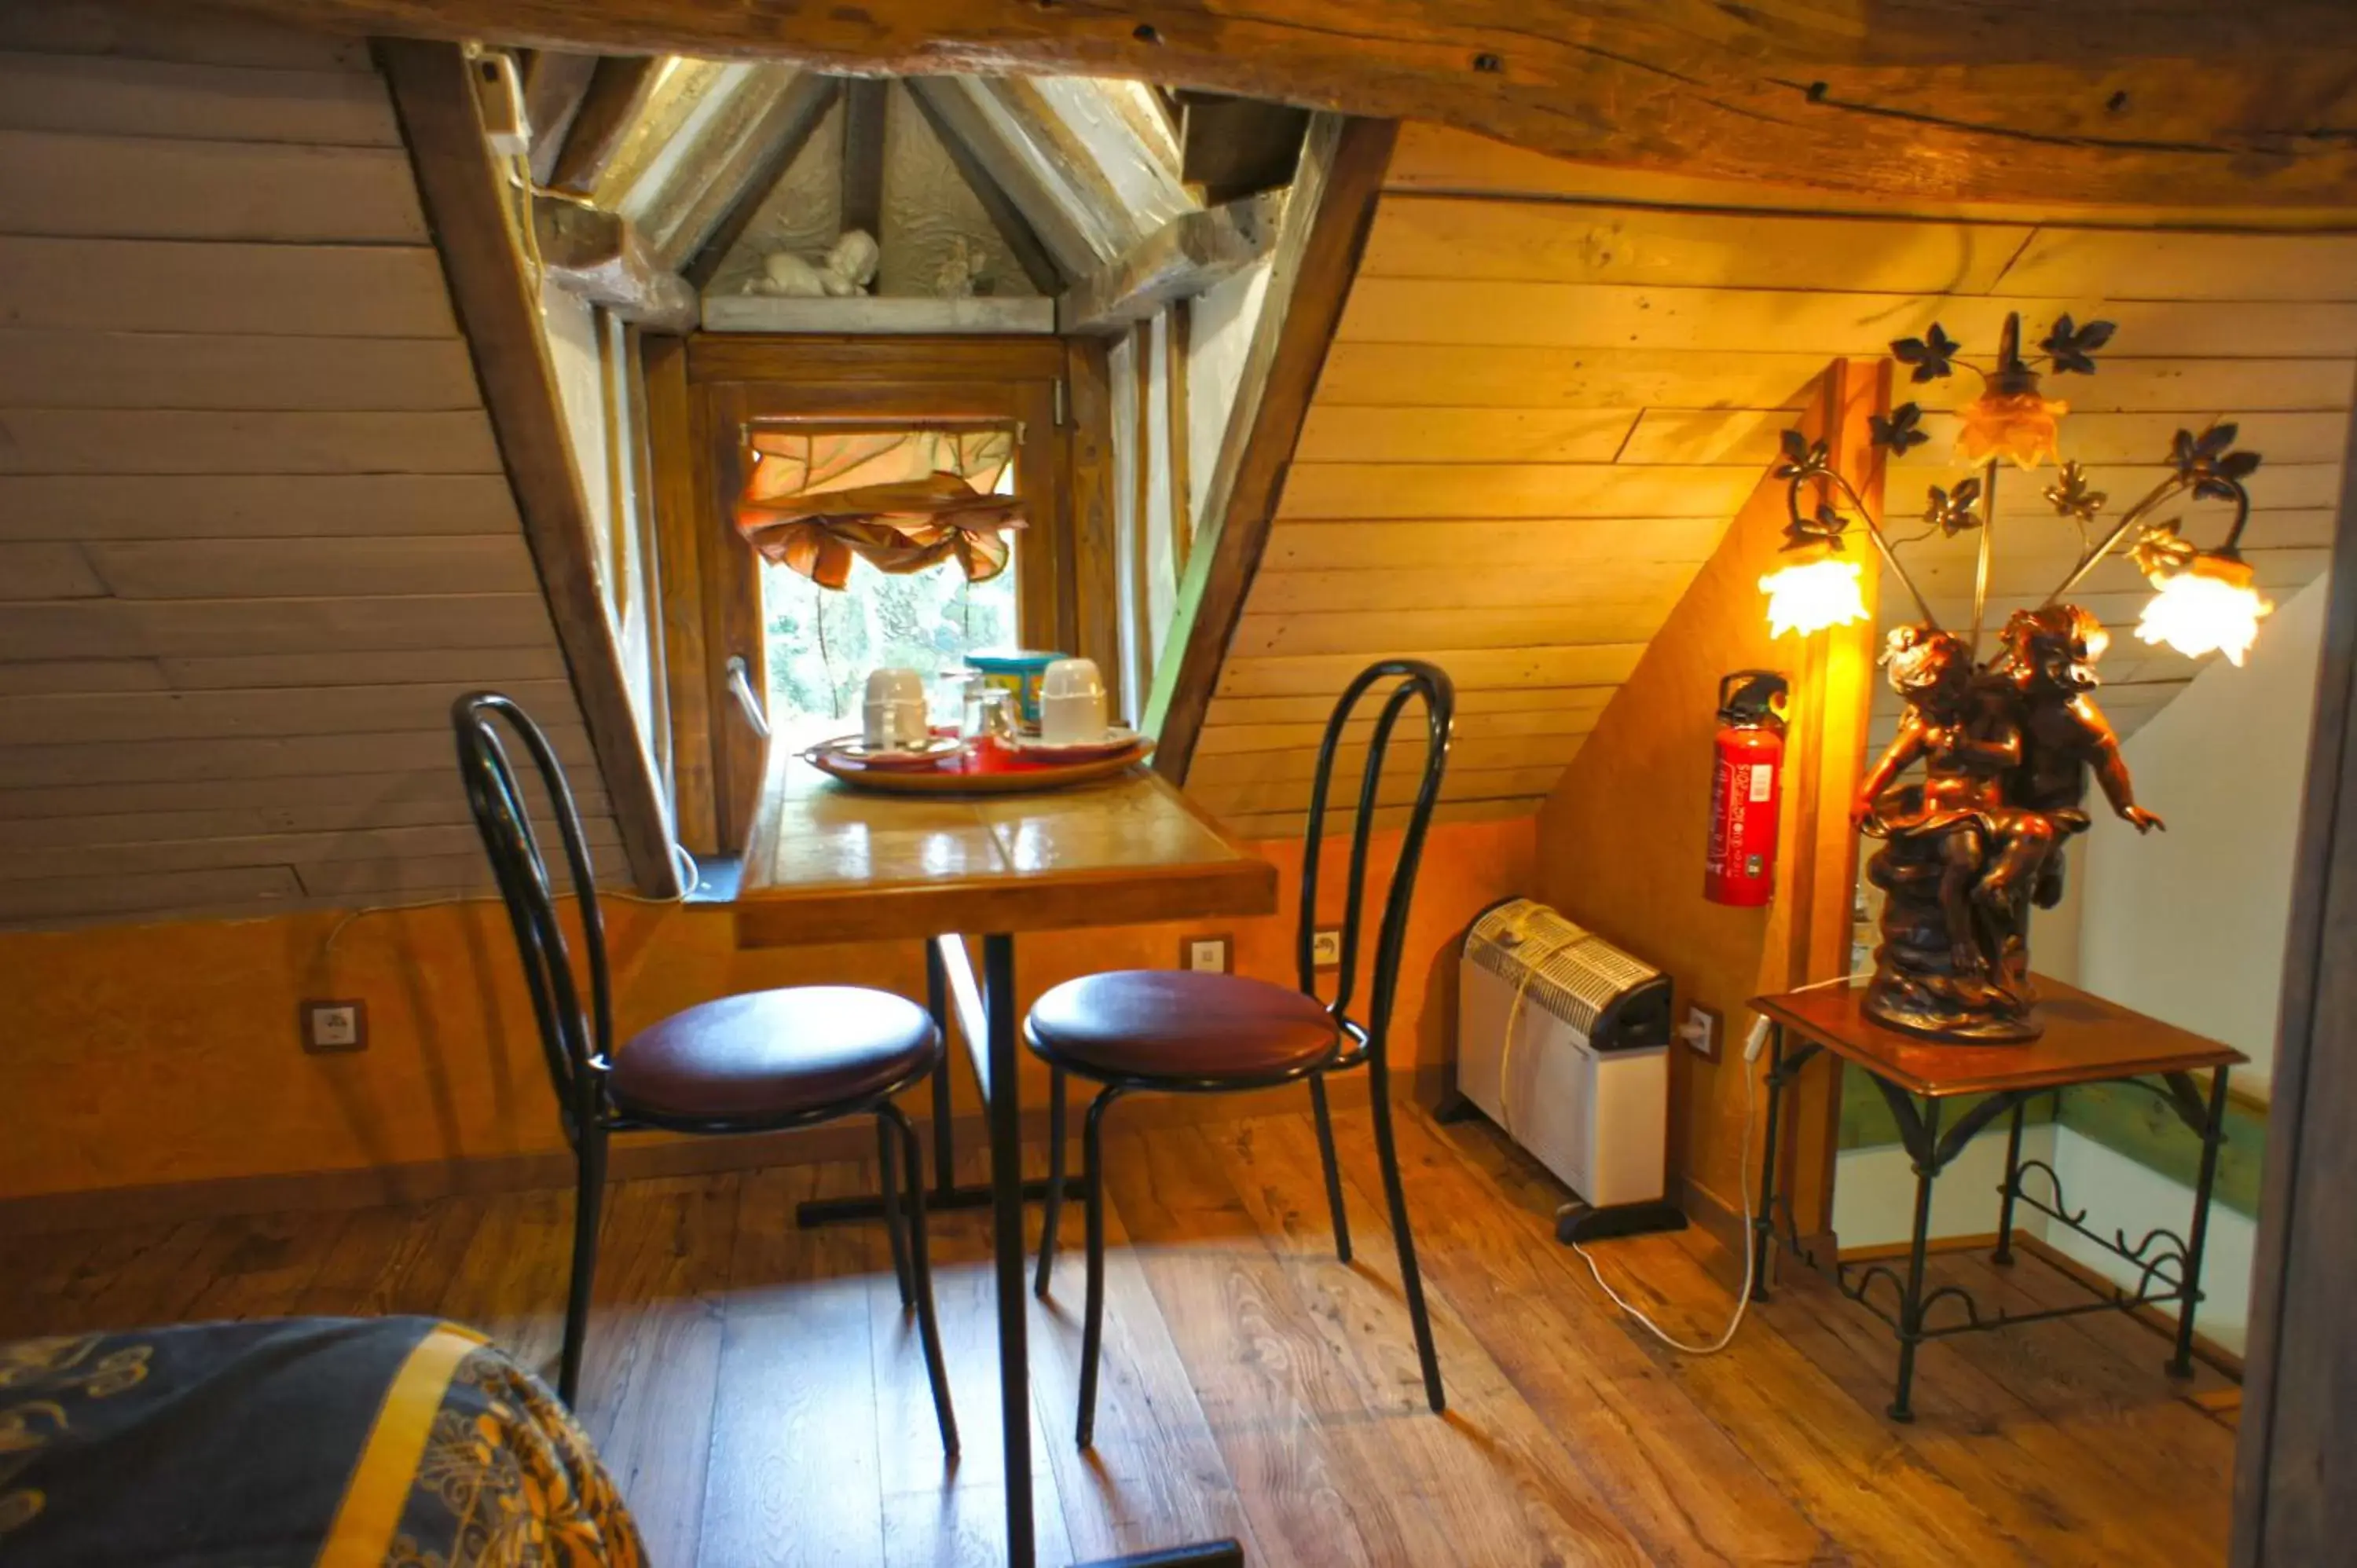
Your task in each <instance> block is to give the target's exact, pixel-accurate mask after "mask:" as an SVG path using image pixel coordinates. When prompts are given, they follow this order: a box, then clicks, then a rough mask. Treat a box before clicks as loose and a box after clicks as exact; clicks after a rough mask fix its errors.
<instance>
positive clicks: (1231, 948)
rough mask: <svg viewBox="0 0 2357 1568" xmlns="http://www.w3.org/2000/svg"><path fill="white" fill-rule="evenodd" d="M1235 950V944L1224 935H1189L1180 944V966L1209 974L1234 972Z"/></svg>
mask: <svg viewBox="0 0 2357 1568" xmlns="http://www.w3.org/2000/svg"><path fill="white" fill-rule="evenodd" d="M1235 952H1236V950H1235V944H1234V943H1233V942H1232V941H1231V940H1229V939H1228V938H1226V937H1224V936H1217V937H1189V938H1187V939H1186V940H1184V941H1181V942H1180V943H1179V968H1181V969H1191V970H1198V971H1200V972H1204V973H1207V974H1233V973H1234V972H1235Z"/></svg>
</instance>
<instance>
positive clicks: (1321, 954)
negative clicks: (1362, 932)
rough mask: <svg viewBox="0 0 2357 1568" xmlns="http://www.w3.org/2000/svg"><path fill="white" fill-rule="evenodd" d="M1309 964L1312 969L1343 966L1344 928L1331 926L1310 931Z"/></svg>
mask: <svg viewBox="0 0 2357 1568" xmlns="http://www.w3.org/2000/svg"><path fill="white" fill-rule="evenodd" d="M1309 965H1310V967H1311V968H1312V969H1340V968H1341V967H1342V929H1341V928H1340V927H1339V926H1329V927H1327V928H1326V929H1324V930H1322V931H1312V932H1310V933H1309Z"/></svg>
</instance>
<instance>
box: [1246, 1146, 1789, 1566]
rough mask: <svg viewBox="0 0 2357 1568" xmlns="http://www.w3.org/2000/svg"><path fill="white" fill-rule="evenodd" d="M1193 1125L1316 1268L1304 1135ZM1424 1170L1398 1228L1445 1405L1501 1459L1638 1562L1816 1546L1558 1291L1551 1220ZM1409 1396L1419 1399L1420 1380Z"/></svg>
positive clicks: (1366, 1195) (1398, 1346)
mask: <svg viewBox="0 0 2357 1568" xmlns="http://www.w3.org/2000/svg"><path fill="white" fill-rule="evenodd" d="M1399 1121H1400V1123H1401V1124H1400V1126H1399V1132H1400V1133H1401V1136H1402V1139H1403V1142H1404V1143H1405V1142H1407V1141H1410V1140H1415V1141H1419V1142H1420V1141H1424V1140H1427V1139H1429V1138H1430V1137H1431V1132H1430V1129H1429V1128H1428V1126H1427V1125H1426V1123H1424V1122H1422V1121H1421V1120H1420V1119H1418V1118H1415V1117H1413V1116H1407V1117H1402V1118H1400V1119H1399ZM1206 1131H1207V1133H1208V1134H1209V1135H1211V1136H1213V1137H1215V1138H1219V1139H1220V1140H1221V1141H1222V1143H1223V1144H1226V1145H1228V1146H1229V1147H1231V1148H1232V1150H1233V1152H1234V1154H1235V1155H1236V1158H1237V1161H1238V1179H1239V1183H1240V1185H1241V1184H1242V1183H1243V1182H1244V1181H1245V1180H1247V1179H1249V1178H1250V1176H1253V1175H1257V1174H1259V1173H1265V1174H1266V1175H1267V1176H1269V1177H1270V1178H1271V1179H1270V1181H1269V1182H1268V1183H1267V1184H1266V1187H1265V1190H1266V1191H1268V1192H1269V1193H1270V1194H1271V1197H1272V1200H1274V1199H1275V1194H1276V1193H1278V1192H1280V1191H1281V1192H1283V1193H1284V1194H1286V1201H1287V1202H1288V1203H1289V1208H1287V1209H1285V1210H1280V1211H1278V1212H1281V1213H1284V1214H1286V1216H1287V1218H1288V1223H1287V1224H1286V1226H1285V1227H1284V1229H1285V1230H1286V1231H1287V1232H1294V1231H1295V1230H1296V1229H1297V1244H1298V1245H1300V1246H1301V1247H1302V1248H1303V1250H1304V1251H1306V1253H1307V1254H1308V1256H1310V1257H1312V1258H1317V1257H1319V1256H1321V1255H1322V1256H1325V1257H1330V1255H1331V1254H1330V1251H1329V1249H1330V1246H1331V1238H1330V1222H1329V1220H1328V1219H1326V1216H1325V1205H1324V1198H1323V1189H1322V1187H1321V1186H1320V1183H1321V1181H1322V1179H1323V1177H1322V1172H1321V1169H1320V1166H1319V1165H1318V1153H1317V1143H1316V1139H1315V1136H1314V1134H1313V1133H1311V1131H1310V1130H1309V1129H1308V1127H1307V1126H1305V1125H1302V1124H1301V1123H1300V1122H1298V1121H1297V1120H1287V1119H1280V1118H1267V1119H1264V1120H1261V1121H1257V1122H1249V1123H1239V1124H1232V1125H1230V1126H1227V1127H1222V1128H1211V1129H1207V1130H1206ZM1436 1147H1437V1145H1436ZM1340 1159H1341V1163H1342V1167H1343V1171H1344V1175H1345V1188H1344V1192H1345V1197H1346V1199H1347V1200H1348V1203H1349V1213H1350V1218H1351V1234H1352V1238H1353V1240H1354V1241H1355V1242H1356V1245H1357V1252H1358V1256H1359V1258H1360V1260H1361V1262H1360V1265H1359V1266H1360V1267H1361V1268H1362V1269H1366V1270H1370V1271H1372V1272H1374V1273H1376V1274H1377V1276H1378V1277H1379V1278H1381V1279H1382V1280H1383V1281H1385V1282H1386V1283H1392V1284H1393V1286H1394V1289H1395V1288H1396V1284H1395V1282H1396V1280H1397V1278H1398V1274H1397V1264H1396V1262H1395V1249H1394V1244H1393V1242H1392V1240H1391V1234H1390V1228H1389V1223H1388V1216H1387V1215H1386V1213H1385V1211H1384V1209H1383V1208H1382V1207H1381V1206H1380V1205H1379V1203H1378V1200H1377V1199H1376V1197H1374V1195H1375V1194H1377V1193H1380V1192H1381V1190H1382V1188H1381V1187H1380V1185H1379V1182H1380V1176H1379V1174H1378V1171H1377V1169H1376V1166H1375V1163H1374V1150H1373V1146H1372V1139H1371V1138H1369V1139H1362V1140H1351V1141H1348V1142H1345V1143H1343V1144H1341V1146H1340ZM1424 1175H1425V1178H1426V1179H1424V1180H1423V1181H1422V1182H1421V1183H1420V1184H1419V1185H1418V1186H1417V1187H1415V1189H1414V1190H1413V1191H1412V1192H1411V1193H1410V1196H1409V1199H1408V1204H1409V1220H1410V1223H1411V1225H1412V1226H1413V1227H1414V1228H1415V1234H1416V1236H1417V1237H1418V1239H1419V1241H1418V1259H1419V1262H1420V1265H1421V1269H1422V1272H1423V1273H1424V1276H1425V1283H1426V1291H1427V1293H1428V1294H1429V1295H1430V1296H1431V1298H1432V1299H1433V1300H1434V1301H1435V1302H1436V1303H1437V1304H1439V1305H1438V1307H1437V1311H1438V1312H1439V1314H1440V1317H1441V1322H1442V1325H1443V1333H1442V1336H1441V1337H1442V1346H1441V1350H1442V1373H1443V1375H1444V1377H1445V1378H1446V1379H1447V1380H1448V1386H1449V1397H1450V1404H1451V1408H1452V1409H1455V1410H1458V1411H1459V1412H1469V1411H1478V1412H1479V1413H1480V1417H1481V1419H1482V1420H1483V1421H1484V1423H1487V1424H1488V1425H1489V1426H1490V1427H1491V1440H1492V1442H1493V1443H1494V1444H1496V1445H1497V1447H1498V1450H1499V1452H1500V1454H1501V1457H1502V1456H1504V1455H1512V1461H1513V1463H1515V1464H1516V1465H1517V1466H1519V1467H1521V1468H1523V1469H1524V1470H1525V1471H1527V1472H1529V1473H1531V1474H1534V1475H1538V1476H1549V1475H1551V1473H1552V1472H1553V1471H1555V1469H1557V1468H1558V1467H1560V1468H1564V1469H1568V1470H1570V1471H1571V1472H1573V1473H1574V1474H1576V1475H1577V1477H1578V1480H1577V1482H1576V1483H1575V1482H1574V1481H1573V1480H1572V1479H1571V1478H1570V1477H1560V1478H1555V1480H1554V1481H1553V1484H1554V1485H1556V1486H1559V1487H1566V1488H1570V1487H1574V1486H1577V1487H1579V1488H1580V1489H1581V1491H1582V1492H1583V1493H1584V1494H1585V1495H1587V1496H1593V1497H1595V1498H1598V1500H1599V1501H1600V1502H1601V1504H1602V1505H1603V1506H1604V1507H1605V1508H1607V1509H1609V1510H1610V1511H1611V1512H1612V1514H1613V1515H1614V1516H1615V1517H1616V1518H1617V1519H1618V1520H1620V1522H1621V1523H1622V1524H1624V1525H1625V1526H1626V1527H1627V1528H1628V1529H1629V1530H1631V1533H1632V1534H1634V1535H1635V1536H1636V1537H1637V1539H1638V1541H1639V1542H1640V1544H1641V1546H1642V1547H1643V1549H1644V1551H1645V1553H1646V1555H1647V1559H1648V1560H1649V1561H1652V1562H1656V1563H1692V1562H1702V1563H1709V1562H1727V1561H1738V1560H1739V1561H1743V1562H1749V1563H1805V1562H1809V1561H1812V1560H1813V1559H1814V1558H1815V1557H1816V1556H1817V1555H1818V1554H1819V1553H1820V1552H1822V1551H1823V1550H1824V1544H1825V1542H1824V1537H1823V1536H1822V1534H1821V1533H1820V1532H1819V1531H1818V1530H1815V1529H1814V1528H1813V1527H1812V1526H1811V1525H1810V1524H1809V1522H1808V1520H1806V1519H1804V1518H1803V1516H1802V1515H1801V1513H1800V1512H1799V1510H1797V1509H1794V1508H1793V1507H1792V1505H1791V1504H1790V1503H1789V1502H1787V1501H1786V1500H1785V1499H1784V1498H1783V1497H1782V1495H1781V1494H1780V1493H1779V1492H1778V1491H1777V1490H1776V1488H1775V1487H1773V1486H1772V1485H1771V1484H1770V1482H1769V1480H1768V1478H1767V1477H1765V1476H1764V1475H1762V1474H1761V1473H1760V1469H1759V1467H1758V1466H1755V1465H1754V1464H1753V1463H1752V1462H1751V1461H1750V1460H1749V1458H1747V1457H1746V1456H1745V1455H1743V1454H1742V1453H1741V1452H1740V1451H1739V1450H1738V1449H1737V1448H1736V1447H1735V1445H1734V1444H1732V1443H1730V1442H1729V1441H1728V1440H1727V1434H1725V1433H1724V1432H1722V1431H1720V1429H1719V1428H1718V1427H1717V1425H1716V1424H1715V1423H1712V1422H1711V1421H1710V1420H1709V1418H1708V1417H1706V1415H1704V1414H1703V1413H1702V1412H1701V1411H1699V1410H1698V1409H1696V1408H1695V1404H1694V1402H1693V1401H1692V1400H1691V1399H1689V1398H1688V1397H1687V1396H1686V1395H1685V1394H1684V1391H1681V1390H1680V1389H1678V1388H1677V1387H1676V1385H1675V1384H1674V1382H1673V1381H1672V1380H1670V1379H1669V1378H1668V1377H1666V1376H1665V1375H1664V1374H1663V1371H1662V1370H1661V1369H1660V1368H1658V1367H1657V1366H1655V1365H1654V1363H1653V1362H1652V1359H1649V1358H1648V1357H1646V1356H1645V1354H1644V1353H1643V1352H1642V1351H1641V1350H1640V1349H1638V1348H1636V1347H1635V1346H1633V1345H1631V1344H1630V1343H1629V1342H1628V1340H1627V1338H1626V1337H1624V1336H1622V1335H1620V1334H1617V1333H1616V1334H1598V1333H1597V1332H1595V1325H1594V1322H1593V1319H1592V1316H1591V1315H1590V1314H1588V1313H1587V1312H1584V1311H1582V1310H1580V1307H1579V1305H1577V1304H1576V1303H1567V1302H1566V1301H1565V1300H1564V1299H1563V1298H1562V1291H1561V1288H1560V1281H1559V1277H1558V1276H1557V1274H1556V1273H1555V1268H1554V1262H1553V1258H1552V1251H1553V1250H1554V1249H1555V1248H1557V1247H1558V1246H1559V1245H1560V1244H1559V1243H1558V1242H1556V1241H1555V1237H1554V1234H1553V1227H1552V1224H1551V1223H1550V1222H1548V1220H1546V1219H1542V1218H1540V1217H1538V1216H1534V1215H1529V1214H1523V1213H1518V1212H1517V1211H1516V1210H1515V1209H1514V1208H1512V1207H1510V1206H1509V1205H1506V1204H1503V1203H1501V1202H1500V1201H1498V1189H1497V1188H1496V1187H1494V1186H1492V1185H1491V1184H1489V1183H1487V1182H1484V1181H1483V1180H1482V1179H1481V1178H1480V1176H1479V1175H1478V1174H1477V1173H1476V1172H1474V1170H1473V1169H1472V1168H1471V1167H1470V1166H1469V1165H1465V1164H1463V1163H1462V1162H1460V1161H1456V1160H1449V1159H1436V1160H1434V1161H1433V1162H1432V1163H1431V1164H1430V1165H1426V1167H1424ZM1245 1190H1246V1191H1247V1193H1248V1194H1249V1193H1250V1192H1251V1191H1252V1188H1250V1187H1247V1188H1246V1189H1245ZM1267 1229H1268V1227H1267V1226H1264V1232H1266V1231H1267ZM1327 1266H1329V1267H1330V1266H1331V1265H1330V1264H1329V1265H1327ZM1392 1317H1393V1318H1394V1321H1393V1322H1391V1323H1389V1324H1388V1325H1386V1326H1385V1329H1384V1334H1385V1338H1384V1341H1383V1342H1384V1343H1386V1344H1389V1345H1393V1346H1394V1347H1395V1351H1394V1354H1395V1358H1396V1355H1397V1354H1398V1353H1399V1352H1405V1349H1406V1347H1407V1341H1406V1339H1405V1335H1406V1333H1407V1330H1408V1325H1407V1319H1406V1315H1405V1310H1404V1309H1403V1310H1401V1311H1399V1312H1396V1313H1394V1314H1393V1315H1392ZM1451 1319H1454V1320H1456V1321H1458V1322H1460V1323H1462V1324H1463V1325H1464V1327H1465V1330H1466V1332H1467V1334H1468V1335H1469V1337H1471V1339H1472V1340H1473V1341H1474V1345H1473V1347H1472V1348H1471V1353H1470V1354H1469V1351H1468V1349H1467V1348H1465V1347H1462V1346H1458V1345H1452V1344H1451V1343H1450V1342H1449V1339H1448V1336H1447V1334H1446V1332H1445V1329H1446V1326H1447V1325H1448V1322H1449V1321H1450V1320H1451ZM1414 1371H1415V1369H1414V1364H1413V1362H1412V1360H1403V1361H1401V1362H1400V1363H1399V1370H1398V1372H1397V1373H1396V1374H1395V1375H1396V1376H1402V1377H1408V1378H1410V1379H1411V1380H1413V1377H1414ZM1409 1392H1410V1395H1411V1397H1413V1398H1415V1399H1421V1397H1422V1395H1421V1388H1420V1385H1418V1384H1413V1382H1412V1386H1411V1388H1410V1391H1409Z"/></svg>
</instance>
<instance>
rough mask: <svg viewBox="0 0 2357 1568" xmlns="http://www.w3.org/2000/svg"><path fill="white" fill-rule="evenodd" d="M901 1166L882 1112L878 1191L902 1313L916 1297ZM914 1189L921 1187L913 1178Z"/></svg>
mask: <svg viewBox="0 0 2357 1568" xmlns="http://www.w3.org/2000/svg"><path fill="white" fill-rule="evenodd" d="M895 1165H899V1161H898V1160H896V1159H894V1158H893V1157H892V1122H891V1120H890V1119H889V1118H888V1117H887V1116H886V1115H885V1114H884V1112H882V1111H880V1110H879V1111H878V1112H876V1169H877V1181H878V1184H879V1185H878V1187H877V1190H878V1191H879V1192H880V1193H881V1194H882V1196H883V1198H884V1231H885V1234H886V1235H888V1236H889V1237H891V1238H892V1277H893V1278H895V1279H897V1280H899V1282H900V1310H901V1311H903V1312H906V1311H908V1310H909V1307H910V1306H912V1305H915V1303H916V1299H917V1298H916V1296H915V1294H913V1293H912V1292H911V1290H910V1289H909V1235H908V1230H907V1229H906V1227H907V1225H908V1222H909V1213H908V1209H907V1208H905V1207H904V1206H903V1205H902V1203H901V1201H900V1180H899V1176H898V1175H897V1174H895V1172H894V1170H893V1167H894V1166H895ZM913 1170H914V1167H911V1172H912V1174H911V1175H910V1176H909V1185H910V1186H911V1187H914V1186H917V1185H919V1178H918V1177H917V1176H915V1175H914V1174H913Z"/></svg>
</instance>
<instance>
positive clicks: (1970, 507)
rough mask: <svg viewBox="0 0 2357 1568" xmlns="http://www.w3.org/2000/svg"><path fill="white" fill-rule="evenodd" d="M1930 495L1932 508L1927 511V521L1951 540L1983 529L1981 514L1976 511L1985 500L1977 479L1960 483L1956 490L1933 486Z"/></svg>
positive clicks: (1924, 510)
mask: <svg viewBox="0 0 2357 1568" xmlns="http://www.w3.org/2000/svg"><path fill="white" fill-rule="evenodd" d="M1926 494H1927V496H1928V497H1929V501H1930V504H1928V505H1927V506H1925V507H1924V509H1923V521H1925V522H1927V523H1929V524H1931V525H1932V527H1933V528H1936V529H1938V530H1939V531H1940V532H1943V533H1944V534H1946V535H1948V536H1949V537H1950V538H1952V539H1953V537H1955V536H1956V535H1957V534H1959V533H1962V532H1964V531H1965V530H1966V529H1970V528H1978V527H1979V526H1980V525H1981V520H1980V514H1979V513H1978V512H1977V511H1975V510H1974V509H1975V507H1977V506H1978V505H1979V504H1980V499H1981V482H1980V480H1979V479H1978V478H1964V479H1958V480H1957V481H1956V488H1955V489H1953V490H1948V489H1941V488H1940V487H1939V486H1938V485H1933V486H1932V487H1930V489H1928V490H1927V491H1926Z"/></svg>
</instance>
